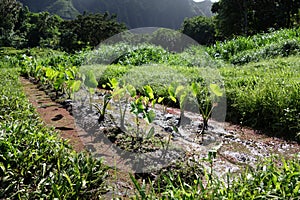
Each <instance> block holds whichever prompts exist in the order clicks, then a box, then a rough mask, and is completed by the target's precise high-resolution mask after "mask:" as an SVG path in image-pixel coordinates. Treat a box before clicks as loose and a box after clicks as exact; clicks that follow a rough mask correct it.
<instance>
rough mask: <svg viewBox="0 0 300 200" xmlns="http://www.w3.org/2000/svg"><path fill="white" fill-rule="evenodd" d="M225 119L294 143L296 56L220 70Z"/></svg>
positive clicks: (298, 102) (299, 91)
mask: <svg viewBox="0 0 300 200" xmlns="http://www.w3.org/2000/svg"><path fill="white" fill-rule="evenodd" d="M220 71H221V74H222V75H223V77H224V81H225V86H226V97H227V105H228V110H227V119H228V120H229V121H233V122H236V123H240V124H243V125H247V126H251V127H254V128H259V129H264V130H265V131H267V132H270V133H273V134H275V135H277V136H283V137H285V138H290V139H295V137H296V133H297V132H298V131H299V130H300V111H299V107H300V84H299V83H300V82H299V81H300V60H299V56H290V57H288V58H277V59H271V60H266V61H261V62H258V63H251V64H247V65H244V66H242V67H237V66H226V67H222V68H220Z"/></svg>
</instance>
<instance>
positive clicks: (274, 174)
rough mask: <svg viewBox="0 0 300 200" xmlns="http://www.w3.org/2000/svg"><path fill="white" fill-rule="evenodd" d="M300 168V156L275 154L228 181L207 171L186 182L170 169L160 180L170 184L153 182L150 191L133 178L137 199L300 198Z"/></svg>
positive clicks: (232, 199) (230, 199)
mask: <svg viewBox="0 0 300 200" xmlns="http://www.w3.org/2000/svg"><path fill="white" fill-rule="evenodd" d="M299 171H300V162H299V159H298V158H297V157H294V158H293V159H290V160H285V159H281V160H280V158H276V157H272V158H269V159H266V160H265V161H263V162H262V163H260V164H258V165H257V166H256V167H255V168H254V169H249V168H248V169H245V170H244V171H243V172H242V173H241V174H240V175H235V176H232V175H231V174H227V180H222V179H220V178H218V177H215V176H214V175H212V176H211V174H207V173H206V175H205V177H206V178H202V177H203V176H201V174H198V178H194V179H192V180H190V181H184V179H185V177H184V176H180V175H179V176H176V175H175V176H172V172H170V173H169V174H170V175H168V176H167V175H166V176H163V177H161V178H160V179H159V180H156V181H157V182H160V181H164V182H165V183H167V185H164V187H163V188H160V187H158V188H157V186H156V185H155V183H154V182H151V183H150V184H149V185H150V189H148V190H147V187H146V184H138V183H137V182H136V180H135V179H134V178H132V179H133V181H134V183H135V185H136V190H137V193H136V196H135V197H134V199H172V200H173V199H174V200H175V199H224V200H225V199H226V200H234V199H298V198H299V195H300V173H299ZM210 177H211V178H210ZM178 183H179V184H178ZM148 188H149V187H148ZM157 191H159V192H157Z"/></svg>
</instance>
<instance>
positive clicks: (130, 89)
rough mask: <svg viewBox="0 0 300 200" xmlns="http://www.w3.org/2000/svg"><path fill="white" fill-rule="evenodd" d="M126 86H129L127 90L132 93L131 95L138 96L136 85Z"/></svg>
mask: <svg viewBox="0 0 300 200" xmlns="http://www.w3.org/2000/svg"><path fill="white" fill-rule="evenodd" d="M126 88H127V91H128V92H129V94H130V96H131V97H135V96H136V89H135V87H134V86H133V85H130V84H128V85H127V86H126Z"/></svg>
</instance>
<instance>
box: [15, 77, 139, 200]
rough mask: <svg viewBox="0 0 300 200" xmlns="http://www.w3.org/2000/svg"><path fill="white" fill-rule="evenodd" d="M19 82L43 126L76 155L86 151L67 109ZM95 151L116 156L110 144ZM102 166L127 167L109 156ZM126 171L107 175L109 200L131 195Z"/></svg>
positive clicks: (83, 137)
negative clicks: (52, 128)
mask: <svg viewBox="0 0 300 200" xmlns="http://www.w3.org/2000/svg"><path fill="white" fill-rule="evenodd" d="M20 82H21V83H22V85H23V89H24V92H25V94H26V96H27V98H28V99H29V101H30V103H31V104H32V105H33V106H34V107H35V108H36V111H37V112H38V114H39V115H40V117H41V119H42V120H43V121H44V122H45V124H46V125H47V126H49V127H54V128H55V130H57V131H58V132H59V133H60V136H61V137H62V138H63V139H66V140H68V141H69V143H70V144H71V145H72V146H73V148H74V150H75V151H77V152H80V151H84V150H86V148H85V144H87V143H89V141H90V138H89V137H87V134H86V133H85V132H84V131H82V130H80V129H78V127H76V125H75V119H74V117H73V116H72V115H71V114H70V113H69V112H68V111H67V110H66V108H64V107H63V106H62V105H61V104H59V103H56V102H54V101H52V100H51V98H50V97H49V96H48V95H46V93H45V92H44V91H43V90H40V89H38V87H37V85H36V84H33V83H32V82H30V81H29V80H28V79H25V78H24V77H20ZM98 147H99V148H98V149H97V150H98V152H99V153H100V154H103V155H106V158H108V157H109V156H108V155H117V153H115V152H113V150H112V148H111V146H110V145H109V144H104V143H99V144H98ZM118 160H119V161H118ZM104 162H105V163H106V164H108V165H109V166H114V165H117V166H118V167H119V168H120V167H121V168H123V169H124V168H125V167H127V166H123V165H122V161H120V158H116V157H114V156H111V159H106V160H105V161H104ZM128 170H129V169H126V170H123V171H122V170H121V171H118V170H114V169H112V170H110V171H109V173H110V175H111V176H110V178H109V180H107V182H108V183H109V185H110V186H111V187H112V188H113V189H112V190H111V192H109V193H108V194H107V195H106V197H107V198H111V197H113V196H114V195H116V196H123V197H124V196H129V194H133V193H132V192H133V188H134V186H133V185H132V182H131V181H130V178H129V174H128V173H127V172H128Z"/></svg>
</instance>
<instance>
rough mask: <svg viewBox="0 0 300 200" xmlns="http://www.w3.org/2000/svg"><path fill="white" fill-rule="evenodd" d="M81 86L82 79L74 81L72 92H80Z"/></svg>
mask: <svg viewBox="0 0 300 200" xmlns="http://www.w3.org/2000/svg"><path fill="white" fill-rule="evenodd" d="M80 86H81V81H80V80H77V81H74V82H73V83H72V85H71V88H72V92H78V91H79V89H80Z"/></svg>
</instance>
